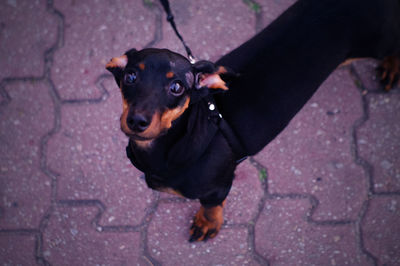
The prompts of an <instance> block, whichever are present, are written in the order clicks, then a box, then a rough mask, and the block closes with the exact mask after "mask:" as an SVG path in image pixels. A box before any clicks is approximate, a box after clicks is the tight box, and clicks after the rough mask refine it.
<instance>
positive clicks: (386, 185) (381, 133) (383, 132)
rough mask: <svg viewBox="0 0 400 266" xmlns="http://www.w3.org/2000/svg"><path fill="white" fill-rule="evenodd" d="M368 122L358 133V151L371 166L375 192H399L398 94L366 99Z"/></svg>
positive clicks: (399, 135) (399, 132)
mask: <svg viewBox="0 0 400 266" xmlns="http://www.w3.org/2000/svg"><path fill="white" fill-rule="evenodd" d="M367 101H368V106H369V119H368V121H366V122H365V123H364V124H363V125H362V126H361V127H360V128H359V129H358V131H357V133H358V142H357V144H358V150H359V154H360V156H361V157H362V158H364V159H365V160H367V161H368V162H369V163H370V164H371V165H372V166H373V169H372V174H373V185H374V188H373V189H374V190H375V191H377V192H389V191H398V192H399V191H400V124H399V121H400V116H399V113H400V94H398V93H393V94H371V95H367Z"/></svg>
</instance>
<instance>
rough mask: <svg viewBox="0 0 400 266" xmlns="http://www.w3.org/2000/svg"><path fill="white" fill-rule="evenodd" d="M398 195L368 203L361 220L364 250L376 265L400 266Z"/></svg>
mask: <svg viewBox="0 0 400 266" xmlns="http://www.w3.org/2000/svg"><path fill="white" fill-rule="evenodd" d="M399 220H400V195H398V196H397V197H396V196H393V197H378V198H374V199H372V200H371V202H370V207H369V209H368V211H367V214H366V216H365V218H364V220H363V227H362V228H363V230H362V232H363V238H364V245H365V248H366V249H367V250H368V251H369V252H371V253H372V255H373V256H374V257H376V258H377V262H378V265H400V223H399Z"/></svg>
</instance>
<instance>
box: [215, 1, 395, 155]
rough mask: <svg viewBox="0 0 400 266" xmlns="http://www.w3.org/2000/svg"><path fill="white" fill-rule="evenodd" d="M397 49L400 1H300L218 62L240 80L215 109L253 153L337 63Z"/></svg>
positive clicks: (386, 53) (233, 84)
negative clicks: (237, 74) (218, 109)
mask: <svg viewBox="0 0 400 266" xmlns="http://www.w3.org/2000/svg"><path fill="white" fill-rule="evenodd" d="M398 49H400V1H399V0H379V1H376V0H351V1H349V0H300V1H298V2H297V3H296V4H294V5H293V6H292V7H291V8H289V9H288V10H287V11H286V12H285V13H284V14H283V15H281V16H280V17H279V18H278V19H277V20H276V21H274V22H273V23H272V24H271V25H270V26H268V27H267V28H266V29H264V30H263V31H262V32H260V33H259V34H258V35H256V36H255V37H254V38H252V39H250V40H249V41H248V42H246V43H244V44H243V45H241V46H240V47H239V48H237V49H236V50H234V51H232V52H231V53H229V54H227V55H225V56H224V57H222V58H221V59H220V60H219V61H218V62H217V64H219V65H223V66H228V67H230V68H232V69H233V70H234V71H236V72H237V73H239V74H240V77H239V78H238V79H236V80H234V81H233V82H232V83H231V84H230V90H229V92H227V93H226V94H225V95H223V96H220V97H218V96H217V101H218V106H219V108H220V111H221V113H222V114H223V115H224V117H225V119H226V120H227V121H228V122H229V124H230V125H231V126H232V127H233V129H234V130H235V131H236V132H237V134H238V135H239V137H240V139H241V140H242V142H243V144H244V146H245V147H246V149H247V150H248V152H249V153H250V154H255V153H257V152H258V151H259V150H260V149H262V148H263V147H264V146H265V145H266V144H267V143H268V142H270V141H271V140H272V139H273V138H275V136H277V134H278V133H279V132H280V131H281V130H282V129H283V128H284V127H285V126H286V125H287V124H288V123H289V121H290V120H291V119H292V118H293V116H294V115H295V114H296V113H297V112H298V111H299V110H300V109H301V107H302V106H303V105H304V104H305V103H306V102H307V100H308V99H309V98H310V97H311V96H312V95H313V93H314V92H315V91H316V90H317V89H318V87H319V86H320V85H321V83H322V82H323V81H324V80H325V79H326V78H327V77H328V76H329V74H330V73H331V72H332V71H333V70H334V69H335V68H336V67H337V66H338V65H339V64H341V63H343V62H344V61H345V60H346V59H348V58H358V57H374V58H382V57H383V56H386V55H390V54H393V53H395V52H398ZM250 138H251V140H249V139H250Z"/></svg>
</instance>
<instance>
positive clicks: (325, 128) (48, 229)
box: [0, 0, 400, 266]
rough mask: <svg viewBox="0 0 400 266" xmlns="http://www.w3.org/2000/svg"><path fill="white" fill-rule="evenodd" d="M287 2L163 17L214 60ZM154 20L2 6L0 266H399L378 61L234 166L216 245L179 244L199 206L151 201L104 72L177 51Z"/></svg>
mask: <svg viewBox="0 0 400 266" xmlns="http://www.w3.org/2000/svg"><path fill="white" fill-rule="evenodd" d="M293 2H294V0H256V1H242V0H234V1H228V0H203V1H189V0H171V6H172V9H173V11H174V13H175V16H176V22H177V24H178V27H179V28H180V30H181V33H182V34H183V36H185V39H186V41H187V43H188V44H189V45H190V47H191V48H192V50H193V52H194V54H195V55H196V56H197V57H199V58H202V59H208V60H216V59H217V58H219V57H220V56H221V55H222V54H224V53H226V52H228V51H229V50H231V49H233V48H234V47H236V46H237V45H239V44H240V43H242V42H243V41H245V40H246V39H248V38H250V37H251V36H252V35H254V34H255V33H256V32H257V30H259V29H261V28H263V27H264V26H265V25H267V24H269V23H270V22H271V21H272V20H273V19H274V18H276V17H277V16H278V15H279V14H280V13H281V12H282V11H283V10H285V9H286V8H287V7H288V6H289V5H290V4H292V3H293ZM251 3H253V4H254V3H255V4H256V5H253V6H251ZM257 7H260V9H258V8H257ZM164 19H165V15H164V14H163V13H162V12H161V9H160V6H159V5H158V2H157V1H155V0H143V1H139V0H130V1H123V0H119V1H107V0H48V1H45V0H41V1H39V0H37V1H36V0H35V1H34V0H29V1H28V0H24V1H23V0H1V1H0V58H1V60H0V69H1V71H0V197H1V198H0V265H36V264H37V265H393V266H394V265H400V88H396V89H395V90H393V91H392V92H390V93H382V91H381V90H379V87H380V86H379V84H378V82H377V81H376V80H375V78H374V68H375V67H376V64H377V63H376V62H375V61H373V60H363V61H361V62H357V63H353V64H352V65H349V66H346V67H343V68H339V69H338V70H337V71H335V72H334V73H333V74H332V75H331V76H330V77H329V78H328V80H327V81H326V82H325V83H324V84H323V85H322V87H321V88H320V90H319V91H318V92H317V93H316V94H315V96H314V97H313V98H312V99H311V100H310V101H309V103H308V104H307V105H306V106H305V107H304V109H303V110H302V111H301V112H300V113H299V114H298V115H297V116H296V117H295V118H294V120H293V121H292V122H291V123H290V125H289V126H288V127H287V128H286V130H285V131H284V132H283V133H282V134H280V135H279V137H277V138H276V139H275V140H274V141H273V142H272V143H270V144H269V145H268V146H267V147H266V148H265V149H264V150H263V151H262V152H261V153H260V154H258V155H257V156H254V157H253V158H251V159H249V160H247V161H246V162H244V163H243V164H242V165H241V166H240V167H239V168H238V170H237V173H236V179H235V182H234V185H233V188H232V191H231V193H230V195H229V197H228V200H227V208H226V212H225V224H224V226H223V229H222V231H221V233H220V234H219V236H218V237H217V238H216V239H213V240H210V241H208V242H205V243H194V244H192V243H188V242H187V239H188V228H189V226H190V220H191V217H192V216H193V215H194V213H195V212H196V210H197V208H198V207H199V203H198V202H196V201H186V200H183V199H179V198H176V197H173V196H169V195H164V194H160V193H158V192H153V191H151V190H149V189H147V187H146V185H145V183H144V181H143V179H142V174H141V173H140V172H139V171H138V170H136V169H134V168H133V166H132V165H131V164H130V163H129V161H128V159H127V158H126V157H125V152H124V148H125V145H126V143H127V140H126V138H125V136H124V135H123V134H122V133H121V132H120V130H119V114H120V111H121V98H120V95H119V92H118V89H116V86H115V84H114V81H113V79H112V77H111V76H110V74H108V73H107V72H106V70H105V69H104V65H105V63H106V62H107V61H108V60H109V59H110V58H111V57H113V56H118V55H120V54H122V53H123V52H124V51H125V50H127V49H129V48H131V47H136V48H139V49H140V48H143V47H146V46H154V47H165V48H169V49H172V50H174V51H178V52H180V53H184V51H183V49H182V47H181V44H180V43H179V41H178V40H177V38H176V37H175V35H174V34H173V32H172V30H171V28H170V26H169V25H168V24H166V23H165V20H164Z"/></svg>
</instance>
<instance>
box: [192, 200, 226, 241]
mask: <svg viewBox="0 0 400 266" xmlns="http://www.w3.org/2000/svg"><path fill="white" fill-rule="evenodd" d="M223 222H224V218H223V207H222V206H220V205H219V206H216V207H211V208H204V207H203V206H202V207H201V208H200V210H199V211H198V212H197V213H196V215H195V216H194V218H193V224H192V227H191V229H190V239H189V242H194V241H206V240H208V239H210V238H214V237H215V236H216V235H217V234H218V232H219V230H220V229H221V226H222V224H223Z"/></svg>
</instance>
